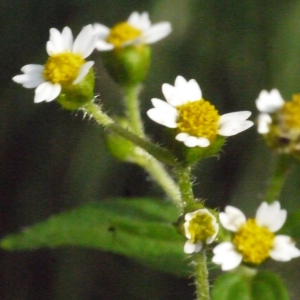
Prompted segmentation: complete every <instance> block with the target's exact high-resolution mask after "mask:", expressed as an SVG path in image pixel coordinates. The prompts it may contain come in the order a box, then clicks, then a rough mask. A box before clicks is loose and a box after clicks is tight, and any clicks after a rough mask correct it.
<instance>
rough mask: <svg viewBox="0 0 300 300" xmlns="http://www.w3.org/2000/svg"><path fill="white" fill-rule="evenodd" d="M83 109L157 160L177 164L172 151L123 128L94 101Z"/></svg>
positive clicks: (101, 123) (99, 122)
mask: <svg viewBox="0 0 300 300" xmlns="http://www.w3.org/2000/svg"><path fill="white" fill-rule="evenodd" d="M82 110H83V111H84V112H85V113H87V114H88V115H90V116H91V117H93V118H94V119H95V120H96V121H97V123H98V124H100V125H102V126H104V127H105V128H106V129H108V130H111V131H112V132H114V133H116V134H118V135H120V136H121V137H123V138H125V139H127V140H129V141H131V142H132V143H134V144H135V145H137V146H139V147H140V148H142V149H144V150H145V151H147V152H148V153H149V154H151V155H152V156H153V157H155V158H156V159H157V160H159V161H161V162H163V163H166V164H169V165H171V166H175V165H176V164H177V163H176V158H175V157H174V155H173V154H172V153H170V151H168V150H166V149H164V148H161V147H159V146H157V145H154V144H152V143H150V142H148V141H147V140H145V139H143V138H140V137H138V136H137V135H136V134H134V133H132V132H130V131H128V130H127V129H125V128H123V127H122V126H121V125H119V124H118V123H116V122H115V121H114V120H113V119H112V118H110V117H109V116H108V115H107V114H105V113H104V112H102V110H101V108H100V107H99V106H98V105H96V104H95V103H93V102H90V103H88V104H86V105H84V106H83V107H82Z"/></svg>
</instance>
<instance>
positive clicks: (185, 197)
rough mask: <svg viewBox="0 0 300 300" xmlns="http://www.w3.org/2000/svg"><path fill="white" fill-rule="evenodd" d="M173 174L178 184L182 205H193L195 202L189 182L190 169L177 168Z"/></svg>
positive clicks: (190, 181) (190, 182)
mask: <svg viewBox="0 0 300 300" xmlns="http://www.w3.org/2000/svg"><path fill="white" fill-rule="evenodd" d="M175 172H176V175H177V178H178V182H179V189H180V193H181V197H182V203H183V204H184V206H187V205H189V204H192V203H194V202H195V200H194V192H193V186H192V180H191V168H190V167H183V166H179V167H177V168H176V169H175Z"/></svg>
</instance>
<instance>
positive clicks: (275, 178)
mask: <svg viewBox="0 0 300 300" xmlns="http://www.w3.org/2000/svg"><path fill="white" fill-rule="evenodd" d="M289 169H290V157H289V156H288V155H285V154H280V155H279V156H278V158H277V162H276V165H275V168H274V172H273V174H272V177H271V179H270V181H269V186H268V190H267V194H266V202H267V203H272V202H274V201H275V200H278V198H279V196H280V193H281V190H282V188H283V185H284V183H285V180H286V177H287V174H288V171H289Z"/></svg>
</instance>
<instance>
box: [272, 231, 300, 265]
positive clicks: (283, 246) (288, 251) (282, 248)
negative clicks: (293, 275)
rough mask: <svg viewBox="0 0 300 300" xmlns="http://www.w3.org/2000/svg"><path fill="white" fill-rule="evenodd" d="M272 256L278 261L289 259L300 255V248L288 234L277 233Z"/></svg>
mask: <svg viewBox="0 0 300 300" xmlns="http://www.w3.org/2000/svg"><path fill="white" fill-rule="evenodd" d="M270 256H271V257H272V258H273V259H274V260H277V261H289V260H291V259H292V258H296V257H299V256H300V250H299V249H298V248H297V247H296V246H295V242H294V241H293V240H292V239H291V238H290V237H289V236H287V235H277V236H276V237H275V240H274V246H273V249H272V250H271V251H270Z"/></svg>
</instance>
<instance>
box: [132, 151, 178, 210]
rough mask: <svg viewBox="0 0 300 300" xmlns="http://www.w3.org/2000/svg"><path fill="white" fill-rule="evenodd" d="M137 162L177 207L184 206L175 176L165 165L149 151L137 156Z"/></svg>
mask: <svg viewBox="0 0 300 300" xmlns="http://www.w3.org/2000/svg"><path fill="white" fill-rule="evenodd" d="M135 162H136V163H137V164H138V165H139V166H141V167H143V168H144V169H145V170H146V171H147V172H148V173H149V174H150V175H151V176H152V178H153V179H154V180H155V181H156V182H157V184H159V185H160V186H161V187H162V189H163V190H164V191H165V193H166V194H167V196H168V197H169V198H170V199H171V200H172V202H173V203H174V204H175V206H176V207H178V208H180V209H181V208H182V202H181V197H180V190H179V187H178V185H177V184H176V183H175V181H174V180H173V178H172V177H171V176H170V175H169V174H168V173H167V172H166V170H165V168H164V166H163V165H162V164H161V163H160V162H159V161H157V160H156V159H155V158H153V157H152V156H150V155H148V154H147V153H140V154H137V155H136V156H135Z"/></svg>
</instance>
